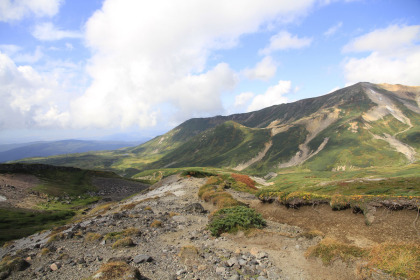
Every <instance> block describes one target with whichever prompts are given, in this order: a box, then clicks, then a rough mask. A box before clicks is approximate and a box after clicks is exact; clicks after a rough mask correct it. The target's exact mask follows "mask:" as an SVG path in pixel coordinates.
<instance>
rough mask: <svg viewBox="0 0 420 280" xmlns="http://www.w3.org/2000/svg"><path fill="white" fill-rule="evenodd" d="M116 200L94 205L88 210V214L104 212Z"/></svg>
mask: <svg viewBox="0 0 420 280" xmlns="http://www.w3.org/2000/svg"><path fill="white" fill-rule="evenodd" d="M115 204H116V202H110V203H105V204H101V205H98V206H96V207H95V208H93V209H92V210H90V211H89V213H88V215H98V214H101V215H102V214H105V213H106V212H107V211H109V210H111V207H112V206H114V205H115Z"/></svg>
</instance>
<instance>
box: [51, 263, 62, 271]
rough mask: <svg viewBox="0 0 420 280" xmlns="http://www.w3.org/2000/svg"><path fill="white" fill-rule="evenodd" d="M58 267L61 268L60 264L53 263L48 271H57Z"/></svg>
mask: <svg viewBox="0 0 420 280" xmlns="http://www.w3.org/2000/svg"><path fill="white" fill-rule="evenodd" d="M60 267H61V263H59V262H55V263H53V264H52V265H50V269H51V270H52V271H56V270H58V269H59V268H60Z"/></svg>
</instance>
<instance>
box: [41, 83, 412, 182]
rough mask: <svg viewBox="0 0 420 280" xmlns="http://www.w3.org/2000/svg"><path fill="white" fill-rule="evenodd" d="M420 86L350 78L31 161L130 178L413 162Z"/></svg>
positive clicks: (336, 168)
mask: <svg viewBox="0 0 420 280" xmlns="http://www.w3.org/2000/svg"><path fill="white" fill-rule="evenodd" d="M419 102H420V87H408V86H400V85H387V84H383V85H375V84H371V83H358V84H355V85H353V86H349V87H346V88H343V89H340V90H337V91H335V92H333V93H330V94H327V95H324V96H320V97H316V98H309V99H305V100H300V101H297V102H294V103H290V104H281V105H274V106H271V107H268V108H265V109H262V110H259V111H256V112H250V113H244V114H235V115H230V116H216V117H212V118H196V119H191V120H188V121H186V122H184V123H182V124H181V125H179V126H178V127H176V128H174V129H173V130H171V131H169V132H168V133H166V134H164V135H162V136H158V137H156V138H154V139H152V140H151V141H149V142H147V143H145V144H143V145H140V146H137V147H133V148H127V149H122V150H118V151H113V152H108V153H91V154H81V155H71V156H69V157H54V158H44V159H37V160H36V161H37V162H46V163H50V164H59V165H61V164H65V165H73V166H81V167H84V168H87V167H89V168H95V167H96V168H100V169H110V170H114V171H117V172H119V173H120V174H125V175H128V176H129V175H130V174H134V173H135V172H136V171H139V170H146V169H156V168H164V167H185V166H213V167H222V168H230V169H233V170H236V171H244V172H250V173H258V174H263V173H265V172H270V171H275V172H276V171H279V170H282V169H284V168H291V167H303V168H307V169H309V170H317V171H322V170H323V171H338V170H347V171H348V170H354V169H358V168H367V167H373V166H403V165H406V164H410V163H413V162H415V161H417V160H418V154H419V148H420V144H419V143H420V139H419V138H420V107H419Z"/></svg>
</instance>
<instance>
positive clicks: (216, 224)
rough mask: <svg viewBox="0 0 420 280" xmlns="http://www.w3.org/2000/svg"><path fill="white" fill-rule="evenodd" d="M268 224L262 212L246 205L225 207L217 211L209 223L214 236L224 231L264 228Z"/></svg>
mask: <svg viewBox="0 0 420 280" xmlns="http://www.w3.org/2000/svg"><path fill="white" fill-rule="evenodd" d="M265 225H266V222H265V220H264V219H263V218H262V216H261V214H259V213H257V212H255V210H254V209H251V208H248V207H245V206H235V207H232V208H223V209H220V210H218V211H216V212H215V213H214V215H213V217H212V219H211V221H210V223H209V226H208V228H209V230H210V231H211V234H212V235H214V236H220V234H222V233H224V232H235V231H237V230H244V229H250V228H262V227H264V226H265Z"/></svg>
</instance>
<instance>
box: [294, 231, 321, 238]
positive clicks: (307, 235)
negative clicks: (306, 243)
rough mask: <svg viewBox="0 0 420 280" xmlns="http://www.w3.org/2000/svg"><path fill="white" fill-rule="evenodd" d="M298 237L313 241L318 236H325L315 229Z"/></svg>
mask: <svg viewBox="0 0 420 280" xmlns="http://www.w3.org/2000/svg"><path fill="white" fill-rule="evenodd" d="M298 236H299V237H305V238H308V239H314V238H315V237H318V236H320V237H324V236H325V234H324V233H323V232H321V231H319V230H316V229H315V230H309V231H305V232H302V233H301V234H299V235H298Z"/></svg>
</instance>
